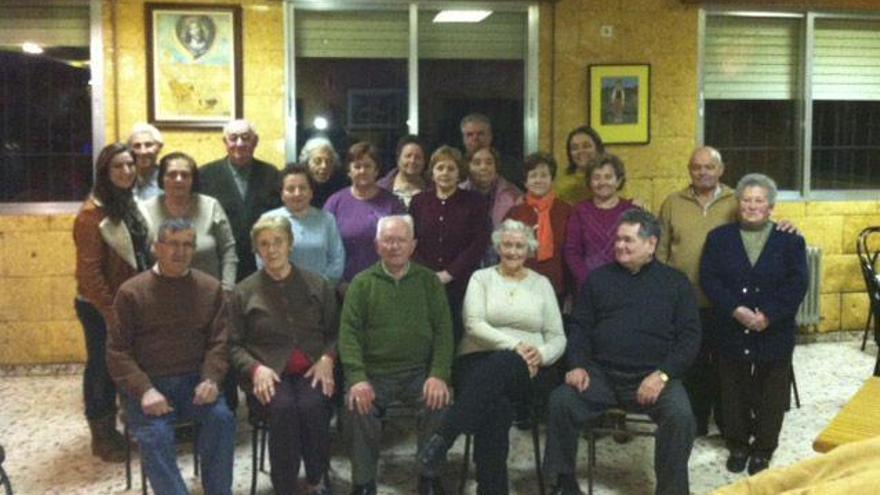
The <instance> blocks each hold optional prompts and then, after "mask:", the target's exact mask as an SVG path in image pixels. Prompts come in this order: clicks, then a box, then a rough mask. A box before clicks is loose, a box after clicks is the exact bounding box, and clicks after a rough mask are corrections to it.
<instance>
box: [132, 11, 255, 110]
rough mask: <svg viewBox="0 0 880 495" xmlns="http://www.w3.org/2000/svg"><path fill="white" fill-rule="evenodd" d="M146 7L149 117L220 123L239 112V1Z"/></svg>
mask: <svg viewBox="0 0 880 495" xmlns="http://www.w3.org/2000/svg"><path fill="white" fill-rule="evenodd" d="M145 7H146V9H145V12H146V15H145V20H146V30H145V32H146V36H147V44H146V48H147V117H148V119H149V121H150V122H152V123H154V124H156V125H157V126H160V127H162V126H164V127H219V126H222V125H223V124H224V123H225V122H227V121H229V120H231V119H234V118H241V116H242V95H241V86H242V84H241V7H238V6H217V5H201V4H166V3H147V4H146V5H145Z"/></svg>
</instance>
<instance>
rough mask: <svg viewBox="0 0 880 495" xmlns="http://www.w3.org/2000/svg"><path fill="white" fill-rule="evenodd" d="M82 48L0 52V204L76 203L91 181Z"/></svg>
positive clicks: (87, 94) (86, 82) (86, 73)
mask: <svg viewBox="0 0 880 495" xmlns="http://www.w3.org/2000/svg"><path fill="white" fill-rule="evenodd" d="M65 59H66V60H70V59H74V60H88V48H54V49H52V48H50V49H47V51H46V54H45V55H43V56H39V57H37V56H32V55H24V54H21V53H10V52H2V51H0V67H3V70H2V71H0V201H78V200H81V199H82V198H83V197H85V195H86V193H87V192H88V191H89V189H90V188H91V183H92V158H91V156H92V150H91V143H92V134H91V129H92V117H91V115H92V113H91V95H90V92H89V70H88V69H87V68H81V67H74V66H73V65H70V64H68V63H64V62H63V60H65Z"/></svg>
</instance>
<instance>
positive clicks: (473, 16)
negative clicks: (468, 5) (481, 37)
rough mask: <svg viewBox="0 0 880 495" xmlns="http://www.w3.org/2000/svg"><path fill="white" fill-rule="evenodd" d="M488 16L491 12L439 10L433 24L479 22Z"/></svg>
mask: <svg viewBox="0 0 880 495" xmlns="http://www.w3.org/2000/svg"><path fill="white" fill-rule="evenodd" d="M490 15H492V11H491V10H441V11H440V12H438V13H437V15H435V16H434V22H481V21H482V20H483V19H485V18H487V17H489V16H490Z"/></svg>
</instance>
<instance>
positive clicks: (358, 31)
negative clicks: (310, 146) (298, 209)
mask: <svg viewBox="0 0 880 495" xmlns="http://www.w3.org/2000/svg"><path fill="white" fill-rule="evenodd" d="M443 7H444V5H443V4H442V3H440V2H430V3H429V2H406V1H395V0H389V1H387V2H382V3H379V2H372V3H364V2H358V1H349V2H337V3H335V4H333V6H332V7H328V6H327V4H326V3H323V4H322V3H320V2H310V1H297V2H296V3H295V6H294V7H293V8H292V10H291V13H292V16H293V19H294V20H293V23H292V25H293V31H292V33H291V34H289V36H290V37H291V39H292V43H293V46H294V52H295V61H294V68H293V70H292V72H293V74H294V77H293V79H294V80H295V101H294V103H295V105H294V106H295V114H294V115H295V119H291V120H295V121H296V123H297V132H296V143H295V147H294V146H291V143H288V149H289V151H288V159H293V158H294V153H293V151H292V150H291V148H295V149H299V148H300V147H301V146H302V145H303V143H304V142H305V140H306V139H308V138H309V137H311V136H313V135H315V134H319V133H321V134H325V135H328V137H330V138H331V140H332V141H333V142H334V145H335V146H336V149H337V152H339V153H340V155H344V153H345V151H346V149H347V146H348V144H351V143H352V142H354V141H357V140H368V141H370V142H372V143H374V144H376V145H378V146H379V148H380V150H381V152H382V154H383V164H382V165H383V167H384V168H386V169H387V168H390V167H392V166H393V165H394V164H393V163H392V161H393V155H394V151H395V150H394V148H395V144H396V141H397V139H398V138H399V137H401V136H402V135H405V134H407V133H415V134H419V135H420V136H421V137H422V139H423V140H424V141H425V142H426V143H427V145H428V150H427V151H428V152H429V153H430V152H431V151H432V150H433V149H434V148H435V147H436V146H438V145H440V144H449V145H452V146H459V147H460V146H461V144H462V143H461V132H460V130H459V121H460V120H461V118H462V117H463V116H464V115H466V114H468V113H471V112H479V113H483V114H486V115H487V116H488V117H489V118H490V119H491V120H492V125H493V135H494V140H493V145H495V146H496V147H497V148H499V150H500V151H501V153H502V156H503V157H505V159H507V157H511V158H510V160H509V161H510V163H509V164H508V163H503V164H502V168H503V169H504V168H509V167H515V166H516V165H517V164H518V163H519V160H520V159H521V157H522V156H523V152H524V150H525V148H526V145H525V143H526V142H527V138H529V137H531V135H532V134H534V141H537V139H536V137H537V129H536V128H529V127H527V125H526V118H525V116H526V108H527V105H526V104H525V103H524V102H525V100H526V94H527V91H526V90H527V88H530V86H529V82H528V80H527V77H526V74H527V70H526V68H527V63H528V60H527V56H526V54H527V53H528V49H527V48H528V43H529V39H530V37H532V36H531V34H530V31H529V29H528V25H529V23H528V19H529V16H530V15H531V14H530V11H529V8H528V7H524V6H522V5H510V4H498V3H481V4H480V7H481V8H488V9H490V10H492V11H493V12H492V14H491V15H490V16H489V17H488V18H486V19H484V20H483V21H481V22H478V23H473V24H464V23H453V24H438V23H434V22H433V19H434V16H435V15H436V14H437V13H438V12H439V10H440V9H441V8H443ZM534 11H535V15H537V14H536V12H537V9H534ZM534 62H535V63H537V61H534ZM530 89H533V88H530ZM534 112H535V114H536V113H537V110H536V109H535V110H534ZM318 117H320V118H323V119H324V120H323V121H320V123H321V124H323V123H324V122H326V123H327V125H328V126H327V128H326V129H323V130H322V129H317V128H316V127H315V123H316V122H319V121H316V118H318ZM503 171H504V170H502V172H503Z"/></svg>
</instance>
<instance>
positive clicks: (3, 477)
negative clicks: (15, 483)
mask: <svg viewBox="0 0 880 495" xmlns="http://www.w3.org/2000/svg"><path fill="white" fill-rule="evenodd" d="M0 486H2V487H3V489H4V490H6V495H12V482H11V481H9V475H7V474H6V471H4V470H3V467H2V466H0Z"/></svg>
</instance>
